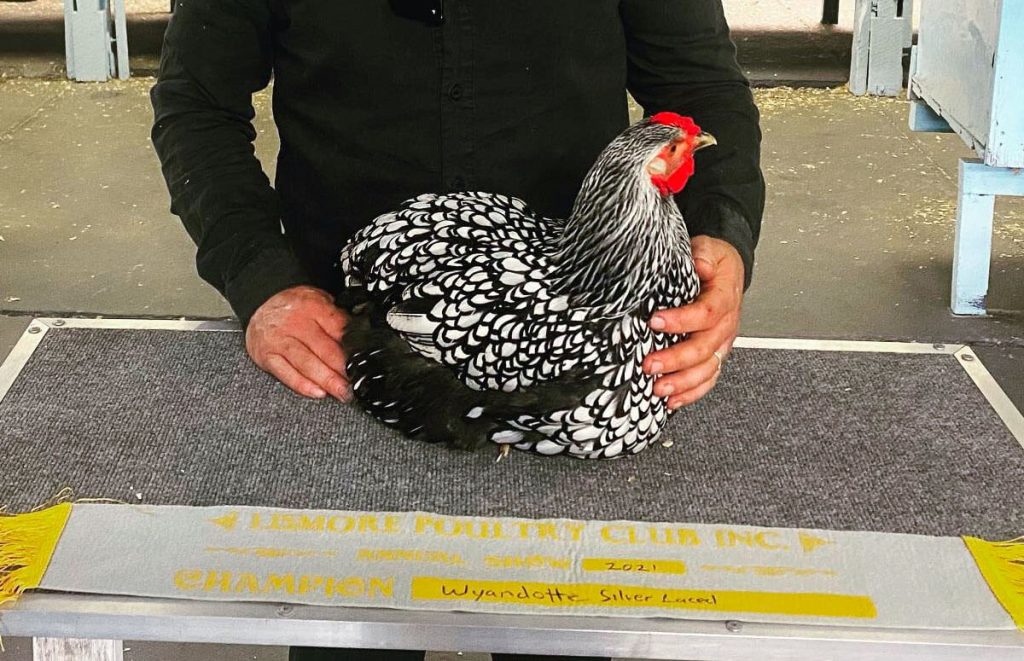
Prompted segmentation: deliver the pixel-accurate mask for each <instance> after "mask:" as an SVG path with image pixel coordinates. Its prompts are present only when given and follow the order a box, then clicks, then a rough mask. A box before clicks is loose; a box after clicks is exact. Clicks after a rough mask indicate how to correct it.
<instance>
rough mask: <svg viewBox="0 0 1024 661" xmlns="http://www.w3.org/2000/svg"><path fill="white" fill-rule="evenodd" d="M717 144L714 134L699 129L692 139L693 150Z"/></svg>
mask: <svg viewBox="0 0 1024 661" xmlns="http://www.w3.org/2000/svg"><path fill="white" fill-rule="evenodd" d="M717 144H718V140H715V136H713V135H711V134H710V133H704V132H703V131H701V132H700V133H698V134H697V137H696V138H694V139H693V151H695V152H697V151H700V150H701V149H704V148H705V147H713V146H714V145H717Z"/></svg>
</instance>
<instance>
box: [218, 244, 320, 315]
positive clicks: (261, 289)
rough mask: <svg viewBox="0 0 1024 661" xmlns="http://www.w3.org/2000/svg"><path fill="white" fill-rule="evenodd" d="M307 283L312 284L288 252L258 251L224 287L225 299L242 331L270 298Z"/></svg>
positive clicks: (273, 249) (275, 250)
mask: <svg viewBox="0 0 1024 661" xmlns="http://www.w3.org/2000/svg"><path fill="white" fill-rule="evenodd" d="M309 284H312V279H311V278H310V277H309V275H308V274H307V273H306V271H305V269H303V268H302V265H301V264H300V263H299V260H298V258H297V257H296V256H295V254H294V253H293V252H292V251H291V250H289V249H287V248H271V249H269V250H262V251H259V252H257V253H256V254H255V256H254V257H253V259H252V260H251V261H250V262H249V263H248V264H246V265H245V266H244V267H243V268H242V269H241V270H240V271H239V272H238V273H236V274H235V276H234V277H233V278H231V280H230V281H228V282H227V283H226V284H225V287H224V297H225V298H227V299H228V303H229V304H230V305H231V309H232V310H234V312H235V316H236V317H238V321H239V322H241V324H242V329H243V330H244V329H245V328H247V327H248V326H249V320H251V319H252V315H253V314H255V313H256V310H257V308H259V307H260V306H261V305H263V304H264V303H265V302H266V301H267V299H269V298H270V297H271V296H273V295H274V294H277V293H278V292H281V291H284V290H285V289H288V288H290V287H297V286H299V285H309Z"/></svg>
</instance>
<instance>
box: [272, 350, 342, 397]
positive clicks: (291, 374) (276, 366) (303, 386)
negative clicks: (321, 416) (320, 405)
mask: <svg viewBox="0 0 1024 661" xmlns="http://www.w3.org/2000/svg"><path fill="white" fill-rule="evenodd" d="M261 367H263V368H264V369H265V370H266V371H267V372H270V374H272V375H273V376H274V377H275V378H276V379H277V380H278V381H280V382H281V383H283V384H284V385H286V386H288V387H289V388H291V389H292V390H293V391H295V392H296V393H298V394H299V395H302V396H303V397H312V398H313V399H323V398H324V397H326V396H327V393H326V392H325V391H324V389H323V388H321V387H320V386H318V385H316V384H315V383H313V382H312V381H310V380H309V379H307V378H306V377H304V376H302V374H300V373H299V371H298V370H297V369H295V368H294V367H292V365H291V364H290V363H289V362H288V361H287V360H285V358H284V356H281V355H279V354H276V353H273V354H270V355H269V356H267V358H266V360H264V361H263V365H261Z"/></svg>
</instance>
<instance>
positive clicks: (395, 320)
mask: <svg viewBox="0 0 1024 661" xmlns="http://www.w3.org/2000/svg"><path fill="white" fill-rule="evenodd" d="M678 134H679V132H678V129H677V128H675V127H672V126H663V125H659V124H652V123H648V122H641V123H639V124H636V125H634V126H632V127H630V128H629V129H627V130H626V131H625V132H623V133H622V134H621V135H620V136H619V137H618V138H616V139H615V141H613V142H612V143H611V144H610V145H609V146H608V147H607V148H606V149H605V150H604V152H602V154H601V155H600V157H599V158H598V160H597V162H596V163H595V164H594V167H593V168H592V169H591V171H590V172H589V174H588V175H587V177H586V179H585V180H584V183H583V185H582V188H581V190H580V192H579V195H578V196H577V200H576V204H575V206H574V208H573V211H572V214H571V216H570V217H569V218H568V219H566V220H560V219H553V218H544V217H538V216H537V215H536V214H534V213H533V212H532V211H531V210H530V208H529V207H528V206H527V204H526V203H524V202H523V201H522V200H519V199H516V198H513V197H507V196H504V195H495V194H488V193H474V192H467V193H453V194H447V195H435V194H427V195H421V196H419V197H417V198H415V199H412V200H409V201H407V202H406V203H404V204H403V205H402V206H401V208H399V209H398V210H397V211H394V212H392V213H388V214H385V215H383V216H380V217H379V218H377V219H376V220H375V221H374V222H373V223H372V224H370V225H369V226H367V227H366V228H364V229H363V230H362V231H360V232H359V233H358V234H357V235H356V236H355V237H354V238H353V239H352V241H351V242H350V243H349V244H348V245H347V246H346V247H345V248H344V250H343V251H342V253H341V260H340V267H341V270H342V271H343V272H344V274H345V277H346V285H347V287H348V289H349V290H350V291H358V292H360V293H361V296H362V299H363V300H364V302H365V303H366V305H364V306H360V307H358V308H356V312H357V314H356V315H355V319H354V321H353V324H360V323H362V324H364V325H366V328H365V329H364V332H349V333H346V339H345V348H346V350H347V353H348V355H349V364H348V370H349V377H350V379H351V380H352V381H353V388H354V392H355V394H356V397H357V399H358V400H359V401H360V402H361V403H362V404H363V405H364V406H365V407H366V408H367V409H368V410H369V411H370V412H371V413H373V414H374V415H376V416H377V417H378V418H380V419H381V420H383V421H385V422H386V423H388V424H391V425H393V426H396V427H398V428H400V429H402V430H403V431H404V432H406V433H407V434H409V435H412V436H419V437H422V438H424V439H425V440H431V441H451V442H453V443H455V444H457V445H461V446H465V447H475V446H479V445H481V444H483V443H486V442H488V441H490V442H494V443H500V444H511V445H513V446H514V447H516V448H518V449H521V450H531V451H534V452H538V453H541V454H545V455H554V454H567V455H570V456H574V457H581V458H611V457H617V456H621V455H626V454H630V453H637V452H639V451H641V450H643V449H644V448H645V447H647V446H648V445H649V444H650V443H651V442H652V441H654V440H655V439H656V438H657V437H658V434H659V433H660V432H661V430H662V427H663V426H664V424H665V421H666V419H667V417H668V415H669V411H668V409H667V405H666V400H665V399H664V398H660V397H657V396H655V395H654V393H653V383H654V377H652V376H650V375H647V374H645V373H644V372H643V370H642V367H641V364H642V361H643V359H644V357H645V356H646V355H648V354H649V353H651V352H652V351H656V350H658V349H662V348H664V347H667V346H669V345H670V344H673V343H675V342H677V341H678V340H679V339H681V338H680V337H678V336H673V335H669V334H664V333H658V332H654V331H652V330H651V329H650V327H649V326H648V324H647V321H648V319H649V318H650V315H651V314H652V313H653V311H654V310H656V309H659V308H666V307H677V306H679V305H682V304H685V303H687V302H689V301H691V300H693V299H694V298H695V297H696V295H697V292H698V286H699V285H698V279H697V277H696V275H695V273H694V268H693V261H692V258H691V253H690V241H689V236H688V234H687V230H686V225H685V223H684V222H683V218H682V216H681V214H680V212H679V209H678V206H677V205H676V204H675V202H674V201H673V200H672V198H671V197H668V196H665V195H662V194H661V193H660V192H659V191H658V190H657V189H656V188H655V187H654V186H652V185H651V182H650V178H649V175H648V174H647V172H646V170H645V167H646V165H647V163H648V162H649V161H650V160H651V159H652V158H653V157H654V156H656V155H657V153H658V151H659V150H660V149H661V148H663V147H664V146H665V145H666V143H668V142H670V141H671V140H672V139H673V138H674V137H676V136H678ZM360 313H361V314H360ZM374 338H376V339H374ZM393 340H398V342H395V341H393ZM398 372H403V374H398ZM452 377H454V378H452ZM418 383H430V384H431V385H430V388H426V387H422V388H421V387H418V386H417V385H416V384H418ZM439 416H447V417H448V418H449V419H447V420H439V419H437V418H438V417H439ZM446 434H447V435H450V438H445V435H446ZM466 436H472V437H473V438H466Z"/></svg>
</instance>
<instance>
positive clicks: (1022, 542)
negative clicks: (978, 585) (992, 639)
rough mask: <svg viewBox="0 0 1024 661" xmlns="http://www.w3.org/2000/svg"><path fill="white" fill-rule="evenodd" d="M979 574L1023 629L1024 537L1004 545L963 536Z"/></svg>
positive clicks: (1003, 543)
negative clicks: (979, 571)
mask: <svg viewBox="0 0 1024 661" xmlns="http://www.w3.org/2000/svg"><path fill="white" fill-rule="evenodd" d="M963 540H964V543H966V544H967V548H968V549H969V550H970V551H971V555H972V556H974V562H976V563H977V565H978V569H980V570H981V575H982V576H984V577H985V582H987V583H988V586H989V588H991V590H992V592H993V593H994V594H995V596H996V599H998V600H999V603H1001V604H1002V605H1003V608H1005V609H1006V612H1007V613H1009V614H1010V617H1011V618H1012V619H1013V621H1014V622H1015V623H1016V624H1017V627H1018V628H1020V629H1024V537H1018V538H1017V539H1011V540H1009V541H1006V542H987V541H985V540H984V539H978V538H977V537H964V538H963Z"/></svg>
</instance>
